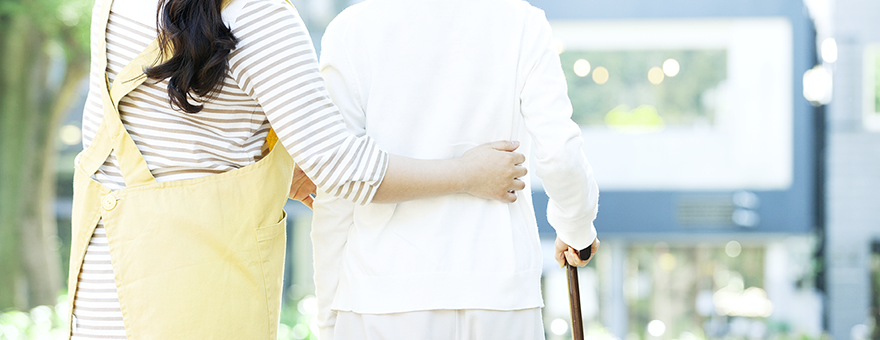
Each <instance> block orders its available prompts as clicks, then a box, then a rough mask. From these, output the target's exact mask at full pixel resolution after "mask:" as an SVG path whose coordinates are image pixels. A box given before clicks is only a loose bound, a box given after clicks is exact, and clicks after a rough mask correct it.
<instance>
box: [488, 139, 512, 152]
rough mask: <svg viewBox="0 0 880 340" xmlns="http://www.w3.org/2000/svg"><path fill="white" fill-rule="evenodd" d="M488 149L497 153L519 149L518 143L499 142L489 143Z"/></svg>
mask: <svg viewBox="0 0 880 340" xmlns="http://www.w3.org/2000/svg"><path fill="white" fill-rule="evenodd" d="M489 147H491V148H493V149H495V150H498V151H508V152H509V151H513V150H516V148H518V147H519V142H518V141H509V140H499V141H495V142H491V143H489Z"/></svg>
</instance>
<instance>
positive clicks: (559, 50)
mask: <svg viewBox="0 0 880 340" xmlns="http://www.w3.org/2000/svg"><path fill="white" fill-rule="evenodd" d="M553 45H554V46H556V53H558V54H562V52H565V44H563V43H562V40H559V39H556V38H553Z"/></svg>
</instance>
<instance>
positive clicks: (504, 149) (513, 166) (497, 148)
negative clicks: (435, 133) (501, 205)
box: [456, 141, 528, 203]
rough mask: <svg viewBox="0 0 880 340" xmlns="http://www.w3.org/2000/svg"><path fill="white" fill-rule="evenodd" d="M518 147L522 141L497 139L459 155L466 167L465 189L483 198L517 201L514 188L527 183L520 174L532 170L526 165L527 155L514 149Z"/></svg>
mask: <svg viewBox="0 0 880 340" xmlns="http://www.w3.org/2000/svg"><path fill="white" fill-rule="evenodd" d="M518 147H519V142H511V141H497V142H492V143H486V144H481V145H478V146H476V147H474V148H473V149H470V150H468V151H466V152H465V153H464V154H463V155H461V157H459V158H457V159H456V160H457V161H458V162H460V163H461V166H462V168H463V169H465V170H466V172H465V174H466V175H467V179H466V180H465V188H464V191H465V192H466V193H468V194H471V195H473V196H477V197H481V198H488V199H494V200H499V201H503V202H508V203H511V202H515V201H516V194H515V193H514V191H519V190H522V189H524V188H525V187H526V184H525V182H523V181H522V180H520V179H519V178H520V177H523V176H525V175H526V174H527V173H528V171H527V170H526V168H525V167H524V166H522V163H523V162H525V161H526V158H525V156H523V155H522V154H520V153H516V152H513V151H514V150H516V149H517V148H518Z"/></svg>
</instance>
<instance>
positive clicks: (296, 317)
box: [278, 295, 318, 340]
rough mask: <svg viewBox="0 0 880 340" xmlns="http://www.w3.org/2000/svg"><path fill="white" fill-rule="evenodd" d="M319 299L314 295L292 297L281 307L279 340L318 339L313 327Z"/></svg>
mask: <svg viewBox="0 0 880 340" xmlns="http://www.w3.org/2000/svg"><path fill="white" fill-rule="evenodd" d="M316 313H317V300H315V297H314V296H312V295H306V296H304V297H302V298H300V299H296V300H294V299H291V300H290V301H289V302H287V303H285V304H284V306H282V308H281V324H280V325H278V339H279V340H302V339H306V340H317V338H318V335H317V334H315V333H316V331H317V330H316V329H313V328H314V327H313V325H314V320H315V314H316Z"/></svg>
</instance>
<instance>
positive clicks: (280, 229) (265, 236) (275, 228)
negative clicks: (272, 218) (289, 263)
mask: <svg viewBox="0 0 880 340" xmlns="http://www.w3.org/2000/svg"><path fill="white" fill-rule="evenodd" d="M286 229H287V212H286V211H284V210H281V221H278V223H275V224H272V225H266V226H260V227H259V228H257V242H263V241H266V240H269V239H272V238H275V237H276V236H278V234H283V233H284V232H285V231H286Z"/></svg>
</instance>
